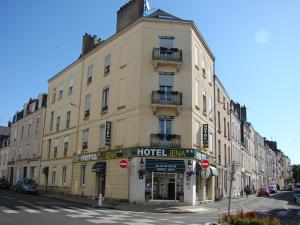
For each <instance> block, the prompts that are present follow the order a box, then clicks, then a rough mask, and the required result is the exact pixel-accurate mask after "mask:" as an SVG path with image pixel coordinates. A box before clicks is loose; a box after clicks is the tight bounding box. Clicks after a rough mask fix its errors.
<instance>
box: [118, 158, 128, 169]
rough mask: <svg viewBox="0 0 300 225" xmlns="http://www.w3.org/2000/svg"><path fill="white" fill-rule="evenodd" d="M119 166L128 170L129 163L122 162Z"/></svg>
mask: <svg viewBox="0 0 300 225" xmlns="http://www.w3.org/2000/svg"><path fill="white" fill-rule="evenodd" d="M119 166H120V167H121V168H122V169H125V168H127V166H128V163H127V161H126V160H124V159H123V160H121V161H120V162H119Z"/></svg>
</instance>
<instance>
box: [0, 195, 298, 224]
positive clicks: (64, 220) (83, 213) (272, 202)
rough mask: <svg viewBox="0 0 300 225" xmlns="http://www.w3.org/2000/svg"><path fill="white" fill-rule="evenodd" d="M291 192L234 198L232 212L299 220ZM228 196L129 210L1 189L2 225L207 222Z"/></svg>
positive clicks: (222, 209) (223, 208)
mask: <svg viewBox="0 0 300 225" xmlns="http://www.w3.org/2000/svg"><path fill="white" fill-rule="evenodd" d="M291 199H292V193H291V192H283V193H279V194H277V195H273V196H272V197H270V198H257V197H255V196H250V197H249V198H240V199H234V200H233V203H232V206H233V207H232V213H234V212H236V211H237V210H241V209H243V210H256V211H258V212H259V213H260V215H272V216H279V217H281V218H282V219H283V221H298V222H300V207H299V206H296V205H294V204H292V203H291V202H289V200H291ZM227 203H228V202H227V200H224V201H221V202H216V203H210V204H207V205H204V206H200V207H194V208H193V209H195V212H193V213H186V212H182V213H157V212H141V211H139V212H134V211H127V210H112V209H97V208H92V207H88V206H85V205H81V204H74V203H69V202H64V201H59V200H53V199H48V198H45V197H41V196H35V195H28V194H21V193H15V192H13V191H7V190H0V224H1V225H41V224H42V225H62V224H63V225H83V224H84V225H89V224H91V225H92V224H116V225H120V224H125V225H126V224H130V225H135V224H136V225H153V224H164V225H168V224H172V225H173V224H189V225H194V224H203V225H204V224H206V223H208V222H215V221H217V218H218V216H219V215H220V214H221V213H226V212H227Z"/></svg>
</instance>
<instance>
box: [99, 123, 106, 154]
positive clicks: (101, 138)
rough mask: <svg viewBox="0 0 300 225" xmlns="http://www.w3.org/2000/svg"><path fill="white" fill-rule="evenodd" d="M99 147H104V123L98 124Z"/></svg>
mask: <svg viewBox="0 0 300 225" xmlns="http://www.w3.org/2000/svg"><path fill="white" fill-rule="evenodd" d="M99 148H105V124H102V125H101V126H100V142H99Z"/></svg>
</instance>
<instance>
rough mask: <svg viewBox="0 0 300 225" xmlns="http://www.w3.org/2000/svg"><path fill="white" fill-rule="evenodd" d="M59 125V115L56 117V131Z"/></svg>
mask: <svg viewBox="0 0 300 225" xmlns="http://www.w3.org/2000/svg"><path fill="white" fill-rule="evenodd" d="M59 126H60V116H58V117H56V131H59Z"/></svg>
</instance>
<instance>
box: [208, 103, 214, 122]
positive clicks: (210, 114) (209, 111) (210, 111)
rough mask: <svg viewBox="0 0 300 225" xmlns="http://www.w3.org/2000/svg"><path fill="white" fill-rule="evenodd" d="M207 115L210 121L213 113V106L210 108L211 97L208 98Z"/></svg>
mask: <svg viewBox="0 0 300 225" xmlns="http://www.w3.org/2000/svg"><path fill="white" fill-rule="evenodd" d="M208 113H209V118H210V119H211V120H212V119H213V114H214V113H213V106H212V100H211V97H208Z"/></svg>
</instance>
